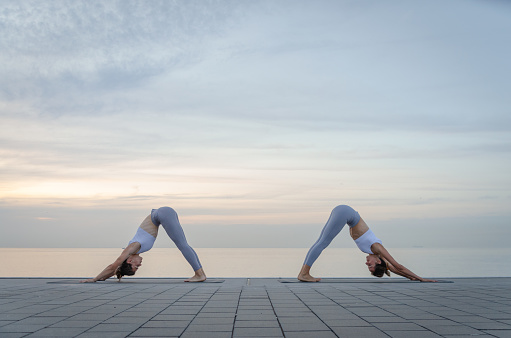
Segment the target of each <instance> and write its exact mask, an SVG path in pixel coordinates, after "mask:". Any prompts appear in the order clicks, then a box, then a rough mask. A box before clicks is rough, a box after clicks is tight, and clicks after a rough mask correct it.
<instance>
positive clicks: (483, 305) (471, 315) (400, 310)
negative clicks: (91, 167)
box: [0, 278, 511, 338]
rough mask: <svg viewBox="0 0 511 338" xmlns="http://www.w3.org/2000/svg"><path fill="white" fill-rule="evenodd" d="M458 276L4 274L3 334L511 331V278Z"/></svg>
mask: <svg viewBox="0 0 511 338" xmlns="http://www.w3.org/2000/svg"><path fill="white" fill-rule="evenodd" d="M450 280H451V281H454V283H436V284H432V283H418V282H404V281H403V280H399V279H397V278H396V279H392V281H391V282H389V281H388V280H386V281H387V282H381V281H382V280H379V279H375V278H373V279H359V280H358V279H337V280H326V282H325V283H323V282H321V283H315V284H309V283H282V282H280V281H279V280H278V279H272V278H261V279H247V278H233V279H225V280H215V279H212V280H211V281H212V282H209V283H200V284H188V283H182V282H181V281H180V280H175V279H137V278H131V279H130V278H127V279H126V282H122V283H117V282H115V281H114V280H109V281H106V282H99V283H94V284H78V282H77V280H76V279H43V278H40V279H39V278H38V279H11V278H0V337H2V338H4V337H82V338H85V337H183V338H185V337H186V338H191V337H201V338H202V337H207V338H209V337H211V338H216V337H218V338H224V337H226V338H231V337H288V338H301V337H314V338H327V337H371V338H378V337H413V338H422V337H469V336H479V337H511V278H469V279H450ZM215 281H216V283H214V282H215ZM289 281H292V280H291V279H290V280H289Z"/></svg>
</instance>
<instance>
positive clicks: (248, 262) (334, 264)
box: [0, 248, 511, 277]
mask: <svg viewBox="0 0 511 338" xmlns="http://www.w3.org/2000/svg"><path fill="white" fill-rule="evenodd" d="M307 250H308V249H266V248H265V249H252V248H250V249H223V248H221V249H220V248H214V249H213V248H198V249H197V248H196V251H197V254H198V255H199V258H200V260H201V263H202V265H203V267H204V270H205V271H206V274H207V275H208V277H295V276H296V275H297V274H298V271H299V270H300V267H301V265H302V263H303V259H304V258H305V255H306V253H307ZM390 252H391V254H392V255H393V256H394V258H396V260H397V261H398V262H400V263H401V264H403V265H405V266H406V267H408V268H409V269H411V270H412V271H413V272H415V273H417V274H418V275H420V276H424V277H511V271H510V270H509V269H508V268H506V267H509V262H508V258H509V257H511V249H475V250H474V249H470V250H467V249H423V248H414V249H391V250H390ZM120 253H121V250H120V249H97V248H95V249H85V248H80V249H36V248H31V249H19V248H16V249H11V248H0V254H1V255H2V257H3V262H2V263H3V264H2V265H3V267H2V269H0V277H94V276H96V275H97V274H98V273H99V272H100V271H101V270H102V269H103V268H105V267H106V266H107V265H108V264H110V263H112V262H113V261H114V260H115V259H116V258H117V256H118V255H119V254H120ZM141 256H142V257H143V258H144V260H143V263H142V267H141V268H140V269H139V271H138V272H137V277H189V276H191V275H192V274H193V273H192V269H191V268H190V266H189V265H188V263H187V262H186V261H185V260H184V258H183V256H182V255H181V253H180V252H179V250H177V249H173V248H154V249H152V250H151V251H149V252H146V253H143V254H142V255H141ZM365 257H366V255H365V254H362V253H361V252H360V251H358V250H357V249H351V248H349V249H338V248H329V249H327V250H325V251H324V252H323V254H322V255H321V256H320V257H319V259H318V260H317V261H316V263H315V264H314V267H313V269H312V274H313V275H314V276H318V277H370V274H369V272H368V270H367V268H366V266H365V265H364V263H365ZM470 267H472V268H470ZM473 267H475V268H473Z"/></svg>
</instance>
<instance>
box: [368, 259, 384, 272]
mask: <svg viewBox="0 0 511 338" xmlns="http://www.w3.org/2000/svg"><path fill="white" fill-rule="evenodd" d="M378 263H381V261H380V258H379V257H378V256H376V255H369V256H367V257H366V265H367V268H368V269H369V271H371V272H374V269H375V267H376V264H378Z"/></svg>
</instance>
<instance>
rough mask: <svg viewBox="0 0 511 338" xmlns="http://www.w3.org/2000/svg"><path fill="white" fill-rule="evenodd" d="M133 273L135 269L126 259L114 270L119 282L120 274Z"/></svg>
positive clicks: (127, 274) (130, 274)
mask: <svg viewBox="0 0 511 338" xmlns="http://www.w3.org/2000/svg"><path fill="white" fill-rule="evenodd" d="M134 274H135V271H133V267H132V266H131V264H129V263H128V259H127V258H126V260H125V261H124V262H122V264H121V265H120V266H119V267H118V268H117V270H115V275H116V276H117V278H118V279H119V282H120V281H121V278H122V276H133V275H134Z"/></svg>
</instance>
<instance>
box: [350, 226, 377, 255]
mask: <svg viewBox="0 0 511 338" xmlns="http://www.w3.org/2000/svg"><path fill="white" fill-rule="evenodd" d="M355 243H356V244H357V246H358V248H359V249H360V250H361V251H362V252H365V253H367V254H371V255H374V253H373V252H372V251H371V245H373V244H374V243H380V244H382V242H381V240H380V239H378V237H376V235H375V234H374V233H373V232H372V231H371V229H369V230H367V231H366V232H365V233H364V234H363V235H362V236H360V237H359V238H357V239H356V240H355Z"/></svg>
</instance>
